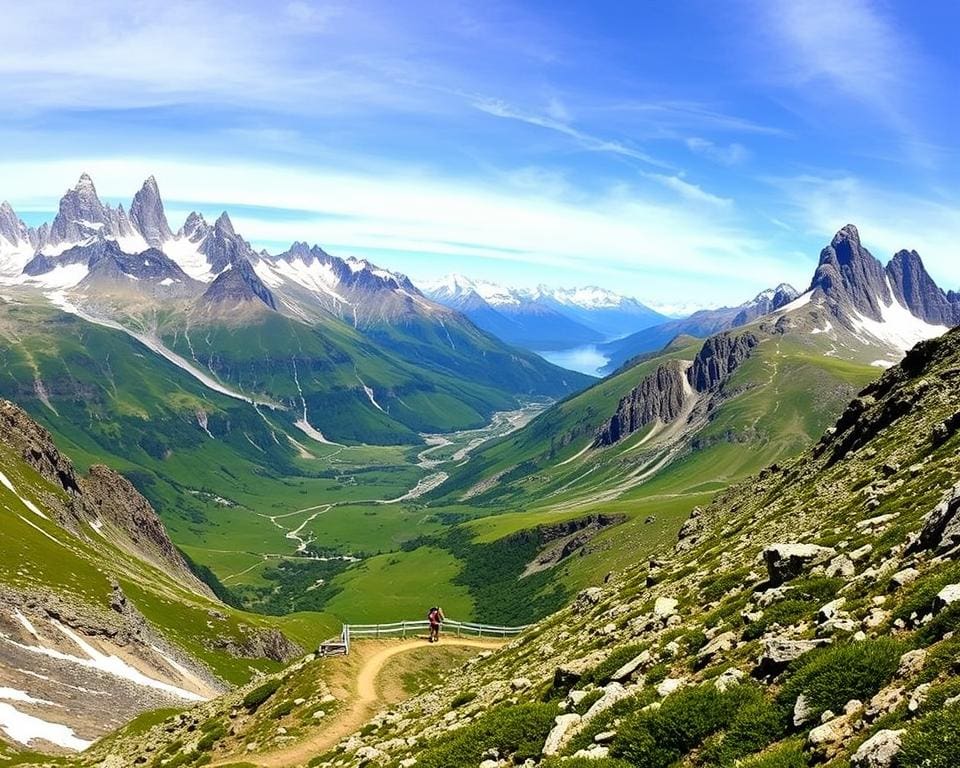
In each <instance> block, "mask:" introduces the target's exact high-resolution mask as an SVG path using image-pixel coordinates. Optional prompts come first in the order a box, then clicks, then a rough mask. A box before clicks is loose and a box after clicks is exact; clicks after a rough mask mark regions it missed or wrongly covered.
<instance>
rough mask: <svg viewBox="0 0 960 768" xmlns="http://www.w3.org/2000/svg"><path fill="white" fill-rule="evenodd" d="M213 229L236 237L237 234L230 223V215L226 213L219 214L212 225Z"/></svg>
mask: <svg viewBox="0 0 960 768" xmlns="http://www.w3.org/2000/svg"><path fill="white" fill-rule="evenodd" d="M213 227H214V229H216V230H219V231H221V232H223V233H224V234H227V235H236V234H237V233H236V232H235V231H234V229H233V222H232V221H230V214H228V213H227V212H226V211H224V212H223V213H221V214H220V216H219V218H218V219H217V221H216V223H214V225H213Z"/></svg>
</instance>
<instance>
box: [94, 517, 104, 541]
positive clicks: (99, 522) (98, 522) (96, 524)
mask: <svg viewBox="0 0 960 768" xmlns="http://www.w3.org/2000/svg"><path fill="white" fill-rule="evenodd" d="M90 527H91V528H93V530H95V531H96V532H97V533H99V534H100V535H101V536H103V537H104V538H106V536H105V534H104V532H103V520H91V521H90Z"/></svg>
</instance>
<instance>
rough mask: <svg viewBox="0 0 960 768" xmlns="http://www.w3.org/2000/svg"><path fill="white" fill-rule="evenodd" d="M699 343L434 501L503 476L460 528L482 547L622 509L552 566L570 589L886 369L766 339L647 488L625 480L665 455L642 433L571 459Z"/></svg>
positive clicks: (681, 516)
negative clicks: (581, 548)
mask: <svg viewBox="0 0 960 768" xmlns="http://www.w3.org/2000/svg"><path fill="white" fill-rule="evenodd" d="M699 346H700V343H699V342H697V341H694V340H690V341H688V342H686V343H684V344H683V345H678V346H674V347H673V348H671V349H669V350H668V351H667V352H666V353H665V354H664V355H661V356H656V357H654V358H650V359H647V360H646V361H643V362H641V363H640V364H639V365H637V366H636V367H635V368H631V369H629V370H627V371H624V372H621V373H619V374H617V375H615V376H613V377H611V378H609V379H606V380H604V381H603V382H601V383H600V384H597V385H595V386H594V387H592V388H591V389H589V390H587V391H586V392H583V393H580V394H579V395H576V396H573V397H571V398H568V399H567V400H565V401H563V402H562V403H560V404H558V405H556V406H554V407H553V408H551V409H549V410H548V411H547V412H545V413H544V414H543V415H542V416H540V417H539V418H538V419H536V420H535V421H534V422H532V423H531V424H530V425H528V426H527V427H526V428H524V429H523V430H520V431H519V432H517V433H515V434H513V435H510V436H508V437H506V438H504V439H502V440H501V441H499V442H498V443H496V444H492V445H490V446H488V447H486V448H484V449H482V450H481V451H480V452H479V453H478V454H477V457H476V458H475V459H474V461H473V462H471V463H470V464H468V465H467V466H466V467H464V468H463V472H462V474H455V475H454V477H453V479H452V480H451V481H450V484H449V485H446V486H444V487H443V488H442V489H441V490H442V491H443V492H444V494H445V495H444V496H443V498H442V499H440V500H439V501H438V502H437V504H439V505H443V504H445V503H446V502H448V501H455V500H456V499H457V497H458V495H461V494H462V493H463V492H464V490H466V489H469V488H471V487H472V486H474V484H475V483H476V482H477V480H478V478H479V477H481V476H490V475H496V474H497V473H505V474H503V475H502V477H501V479H500V480H499V481H498V482H497V483H496V484H494V486H493V487H492V489H491V490H490V491H489V492H487V493H485V494H483V495H481V496H479V497H477V498H476V499H474V500H472V503H476V504H478V505H481V509H474V510H473V516H477V515H478V514H480V515H482V516H480V517H478V518H477V519H474V520H471V521H468V522H465V523H463V525H464V526H465V527H466V528H467V529H468V530H469V531H470V532H471V533H472V535H473V537H474V540H475V541H476V542H477V543H478V544H483V543H489V542H492V541H496V540H498V539H503V538H504V537H506V536H510V535H512V534H516V533H517V532H519V531H523V530H527V529H530V528H533V527H535V526H537V525H540V524H543V523H547V522H552V521H557V520H563V519H573V518H579V517H582V516H584V515H587V514H591V513H597V512H603V513H619V514H624V515H626V516H627V522H626V523H624V524H622V525H618V526H615V527H614V528H611V529H609V530H607V531H605V532H602V533H601V534H599V535H598V536H597V537H596V538H594V539H593V540H592V541H591V543H590V545H589V549H590V554H589V555H588V556H587V557H575V558H570V559H568V560H566V561H564V562H563V563H561V564H560V565H559V566H557V567H556V569H555V573H554V579H555V581H554V582H553V583H556V582H559V583H560V584H562V585H564V586H565V587H566V588H567V590H568V591H570V592H572V591H573V590H575V589H577V588H579V587H581V586H583V585H585V584H588V583H593V582H595V581H596V579H597V578H599V577H602V576H603V575H604V574H605V573H607V572H608V571H610V570H617V569H619V568H622V567H625V566H626V565H628V564H629V563H631V562H636V560H637V559H641V558H643V557H646V556H649V555H650V554H652V553H653V552H655V551H657V549H658V548H661V547H662V546H663V544H664V543H665V542H667V541H670V540H672V538H673V537H674V536H675V535H676V532H677V530H678V529H679V527H680V525H681V524H682V522H683V521H684V520H685V519H686V517H687V516H688V514H689V513H690V510H691V509H693V507H695V506H698V505H701V506H702V505H705V504H707V503H709V501H710V500H711V499H712V498H713V496H714V495H715V494H716V493H717V492H718V491H720V490H722V489H723V488H726V487H727V486H728V485H730V484H731V483H734V482H736V481H738V480H740V479H742V478H743V477H746V476H747V475H749V474H751V473H754V472H756V471H758V470H759V469H760V468H762V467H763V466H765V465H766V464H768V463H770V462H775V461H780V460H783V459H786V458H789V457H791V456H795V455H796V454H797V453H799V452H800V451H802V450H803V449H804V448H806V447H807V446H809V445H810V444H811V443H812V442H813V441H814V440H815V439H816V438H817V436H819V434H821V432H822V431H823V429H824V428H825V427H826V426H827V425H828V424H830V423H831V422H832V421H833V419H835V418H836V416H837V414H838V413H839V412H840V410H841V409H842V407H843V405H844V404H845V403H846V402H847V401H848V400H849V398H850V397H851V396H852V394H853V393H854V392H856V391H857V390H859V389H860V388H861V387H862V386H864V385H865V384H867V383H868V382H869V381H871V380H873V379H874V378H875V377H876V376H877V375H878V373H879V371H878V369H876V368H873V367H870V366H866V365H862V364H859V363H848V362H845V361H842V360H837V359H835V358H831V357H824V356H823V355H822V354H821V353H820V350H818V349H817V348H816V347H813V346H811V345H810V344H808V343H806V340H797V339H791V338H790V337H773V338H768V339H767V340H766V341H764V342H763V344H762V345H761V347H760V348H759V349H758V350H757V352H756V353H755V354H754V356H753V357H751V358H750V359H749V360H748V361H747V362H746V363H745V364H744V365H743V366H742V367H741V368H740V369H739V370H738V371H737V372H736V374H735V375H734V377H733V378H732V379H731V381H730V382H729V384H728V385H727V391H728V392H729V393H734V394H733V395H732V396H730V397H728V399H726V400H725V401H724V403H723V404H722V405H721V406H720V407H719V408H718V409H717V410H716V411H715V412H714V413H713V414H712V415H711V419H710V421H709V422H708V423H707V425H706V426H705V427H704V428H703V429H702V430H701V431H700V432H699V433H698V435H697V437H696V441H695V443H694V444H693V445H692V446H690V447H688V449H687V450H686V451H685V452H684V453H683V454H681V455H680V456H679V457H678V458H676V459H675V460H673V461H672V462H671V463H669V464H668V465H667V466H666V467H665V468H663V469H662V470H661V471H659V472H658V473H656V474H654V475H653V476H652V477H650V478H649V479H647V480H646V481H644V482H643V483H641V484H639V485H636V486H634V487H626V488H623V485H624V478H625V477H628V476H629V474H630V473H631V472H636V471H638V469H640V468H643V467H645V466H649V465H651V464H652V463H654V462H655V461H656V460H657V459H658V457H659V456H660V455H661V454H660V453H658V451H656V450H652V451H648V450H645V448H641V447H637V443H639V442H640V440H642V438H643V434H645V433H641V434H640V435H637V436H635V437H632V438H630V439H628V440H625V441H623V443H622V444H621V445H618V446H614V447H612V448H608V449H604V450H601V451H588V452H587V454H584V455H583V456H581V457H580V458H573V459H572V460H570V461H567V460H569V459H571V458H572V457H576V456H577V454H578V453H579V452H580V451H581V450H582V449H583V448H584V447H585V446H586V445H588V444H589V443H590V442H591V441H592V439H593V434H594V432H595V430H596V427H597V426H599V424H600V423H602V422H603V421H604V420H605V419H606V418H607V417H608V416H609V414H610V413H612V411H613V409H614V408H615V407H616V403H617V402H618V400H619V399H620V398H621V397H623V396H624V395H626V394H627V393H628V392H629V391H630V389H631V388H632V387H633V386H635V385H636V383H637V382H638V381H639V380H640V379H641V378H642V377H643V376H645V375H646V374H647V373H649V372H652V371H653V370H654V369H655V368H656V366H657V365H659V364H660V362H662V361H663V360H664V359H667V358H681V359H684V358H686V359H689V358H692V357H693V355H694V354H695V353H696V351H697V350H698V349H699ZM558 442H563V443H565V444H564V445H558ZM565 461H567V463H565V464H564V463H563V462H565ZM478 470H479V471H478ZM618 488H623V490H618ZM451 509H456V507H451ZM438 511H439V510H438ZM651 518H652V519H651ZM521 588H522V587H521ZM552 588H553V587H552V584H548V585H547V586H546V587H543V588H542V589H552ZM541 591H542V590H541Z"/></svg>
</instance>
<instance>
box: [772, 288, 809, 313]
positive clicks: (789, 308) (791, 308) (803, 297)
mask: <svg viewBox="0 0 960 768" xmlns="http://www.w3.org/2000/svg"><path fill="white" fill-rule="evenodd" d="M811 299H813V291H807V292H806V293H801V294H800V295H799V296H797V298H795V299H794V300H793V301H791V302H790V303H789V304H785V305H783V306H782V307H780V309H779V310H778V311H779V312H783V313H784V314H786V313H787V312H795V311H796V310H798V309H802V308H803V307H805V306H807V304H809V303H810V301H811Z"/></svg>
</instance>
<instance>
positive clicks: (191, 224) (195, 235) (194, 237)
mask: <svg viewBox="0 0 960 768" xmlns="http://www.w3.org/2000/svg"><path fill="white" fill-rule="evenodd" d="M209 232H210V225H209V224H207V220H206V219H205V218H203V214H202V213H197V212H196V211H193V212H192V213H191V214H190V215H189V216H187V220H186V221H185V222H184V223H183V228H182V229H181V230H180V234H181V235H182V236H183V237H186V238H187V239H188V240H189V241H190V242H192V243H197V242H200V241H201V240H202V239H203V238H205V237H206V236H207V234H209Z"/></svg>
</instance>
